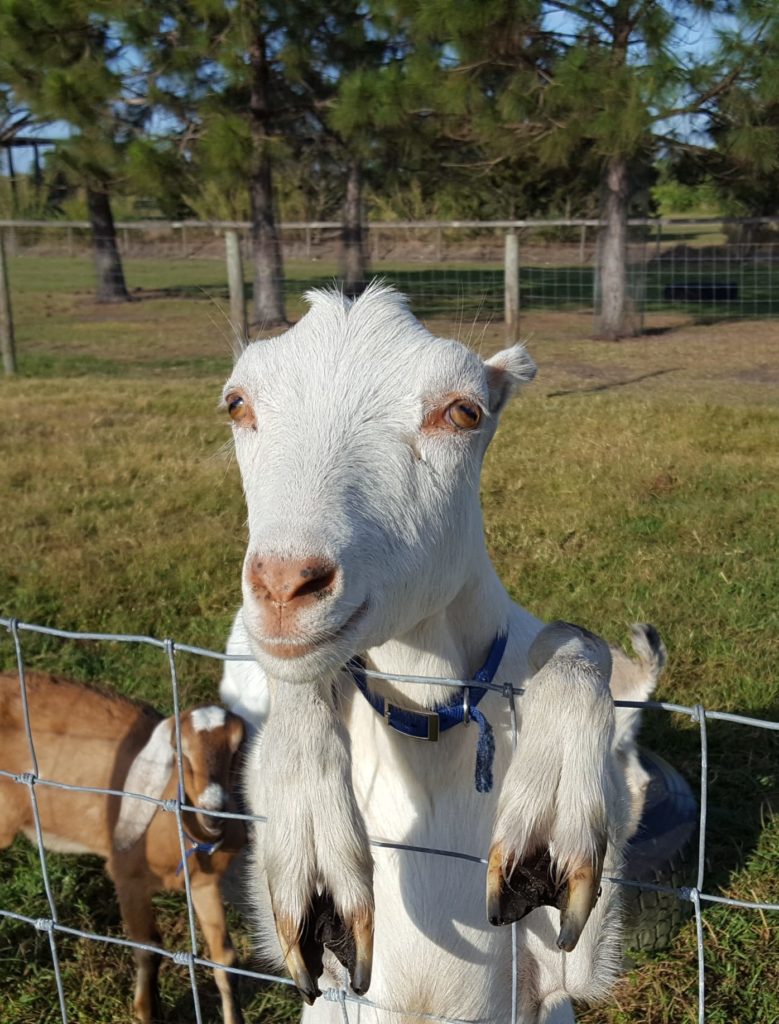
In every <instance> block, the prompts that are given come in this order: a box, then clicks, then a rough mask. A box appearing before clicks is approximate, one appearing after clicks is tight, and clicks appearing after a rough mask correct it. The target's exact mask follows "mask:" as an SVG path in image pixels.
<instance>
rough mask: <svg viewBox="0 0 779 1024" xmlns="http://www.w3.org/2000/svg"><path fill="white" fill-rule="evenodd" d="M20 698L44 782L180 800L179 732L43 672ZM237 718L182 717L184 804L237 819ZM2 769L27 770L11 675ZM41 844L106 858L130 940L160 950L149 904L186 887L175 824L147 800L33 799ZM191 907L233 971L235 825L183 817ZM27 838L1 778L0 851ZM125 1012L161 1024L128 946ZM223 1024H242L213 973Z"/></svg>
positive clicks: (151, 965)
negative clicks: (227, 897) (226, 883)
mask: <svg viewBox="0 0 779 1024" xmlns="http://www.w3.org/2000/svg"><path fill="white" fill-rule="evenodd" d="M26 688H27V701H28V707H29V715H30V724H31V727H32V734H33V742H34V744H35V750H36V756H37V759H38V770H39V773H40V776H41V778H45V779H49V780H52V781H57V782H64V783H68V784H69V785H74V786H92V787H95V788H98V789H115V790H120V789H124V790H126V791H127V792H129V793H141V794H145V795H146V796H150V797H154V798H155V799H158V800H167V799H172V798H174V797H175V796H176V792H177V787H178V773H177V771H175V751H176V737H175V723H174V720H173V719H172V718H162V716H161V715H159V714H158V713H157V712H156V711H154V709H153V708H150V707H149V706H148V705H144V704H138V703H135V702H133V701H130V700H127V699H126V698H123V697H119V696H116V695H114V694H111V693H108V692H101V691H97V690H94V689H91V688H89V687H86V686H83V685H82V684H80V683H75V682H71V681H69V680H66V679H61V678H58V677H55V676H49V675H44V674H43V673H40V672H28V673H27V675H26ZM243 736H244V726H243V723H242V721H241V719H240V718H238V717H237V716H235V715H233V714H230V713H229V712H226V711H225V710H224V708H219V707H211V706H209V707H200V708H193V709H191V710H189V711H186V712H184V713H183V714H182V716H181V743H182V753H183V755H184V758H183V764H184V798H185V802H186V803H188V804H189V805H190V806H194V807H199V808H202V809H203V810H204V811H223V810H230V811H234V810H235V809H236V808H235V806H234V805H233V802H232V800H231V797H230V793H231V776H232V773H233V771H234V769H235V765H234V761H235V755H236V753H237V751H238V748H239V746H240V745H241V742H242V740H243ZM0 768H2V769H3V770H4V771H8V772H14V773H15V774H17V775H21V774H23V773H24V772H29V771H31V770H32V763H31V759H30V751H29V747H28V743H27V735H26V732H25V725H24V712H23V707H22V701H21V696H20V692H19V679H18V676H16V675H15V674H10V673H9V674H4V675H0ZM36 794H37V801H38V810H39V814H40V821H41V829H42V832H43V842H44V845H45V847H46V849H49V850H55V851H57V852H60V853H94V854H97V855H98V856H99V857H103V858H104V859H105V861H106V870H107V872H108V874H109V876H110V877H111V879H112V880H113V882H114V885H115V886H116V894H117V896H118V898H119V906H120V908H121V912H122V919H123V921H124V926H125V930H126V931H127V934H128V936H129V937H130V938H131V939H134V940H135V941H136V942H143V943H146V944H148V945H158V944H159V942H160V936H159V933H158V932H157V928H156V925H155V923H154V912H153V910H152V904H151V898H152V896H153V894H154V893H155V892H158V891H159V890H161V889H174V890H176V889H178V890H181V889H183V888H184V884H185V883H184V873H183V864H182V857H181V845H180V842H179V835H178V825H177V822H176V816H175V815H174V814H172V813H170V812H164V811H160V810H159V808H158V806H157V805H156V804H154V803H152V802H150V801H148V800H140V799H138V798H137V797H136V798H133V797H130V796H125V797H122V798H119V797H116V796H108V795H104V794H101V793H83V792H70V791H64V790H61V789H55V788H53V787H50V786H43V785H42V786H38V787H37V790H36ZM182 817H183V827H184V831H185V833H186V836H187V843H186V846H187V851H186V856H187V865H188V868H189V874H190V882H191V890H192V901H193V903H194V907H195V912H196V913H197V916H198V920H199V921H200V925H201V927H202V929H203V933H204V935H205V939H206V943H207V945H208V949H209V952H210V956H211V959H212V960H213V961H214V962H215V963H219V964H224V965H225V966H228V967H229V966H232V964H233V962H234V960H235V953H234V951H233V947H232V944H231V942H230V936H229V935H228V933H227V924H226V921H225V912H224V904H223V902H222V896H221V893H220V880H221V877H222V875H223V874H224V872H225V871H226V870H227V868H228V867H229V865H230V862H231V861H232V860H233V858H234V857H235V855H236V854H237V853H238V851H239V850H240V849H241V847H242V846H243V845H244V843H245V839H246V830H245V828H244V825H243V822H241V821H239V820H236V819H223V818H218V817H213V816H212V815H210V814H201V813H198V812H195V813H193V812H191V811H185V812H184V813H183V815H182ZM20 832H21V833H24V834H25V835H26V836H27V837H28V839H31V840H32V842H35V841H36V835H35V819H34V816H33V810H32V806H31V801H30V797H29V794H28V793H27V790H26V787H25V786H22V785H18V784H17V783H15V782H14V781H13V780H11V779H9V778H7V777H2V776H0V849H4V848H5V847H7V846H8V845H9V844H10V843H11V842H12V840H13V839H14V837H15V836H16V835H17V834H19V833H20ZM133 954H134V956H135V962H136V966H137V975H136V985H135V998H134V1002H133V1009H134V1013H135V1017H136V1019H137V1020H138V1021H140V1022H141V1024H150V1022H151V1021H152V1019H154V1020H158V1019H160V1008H159V991H158V987H157V971H158V969H159V961H160V957H159V955H157V954H154V953H150V952H148V951H146V950H142V949H134V950H133ZM215 978H216V983H217V985H218V986H219V990H220V993H221V996H222V1010H223V1013H224V1021H225V1024H241V1021H242V1016H241V1011H240V1009H239V1006H238V1003H237V1001H236V998H235V993H234V986H233V984H232V982H231V976H230V975H229V974H227V973H226V972H224V971H215Z"/></svg>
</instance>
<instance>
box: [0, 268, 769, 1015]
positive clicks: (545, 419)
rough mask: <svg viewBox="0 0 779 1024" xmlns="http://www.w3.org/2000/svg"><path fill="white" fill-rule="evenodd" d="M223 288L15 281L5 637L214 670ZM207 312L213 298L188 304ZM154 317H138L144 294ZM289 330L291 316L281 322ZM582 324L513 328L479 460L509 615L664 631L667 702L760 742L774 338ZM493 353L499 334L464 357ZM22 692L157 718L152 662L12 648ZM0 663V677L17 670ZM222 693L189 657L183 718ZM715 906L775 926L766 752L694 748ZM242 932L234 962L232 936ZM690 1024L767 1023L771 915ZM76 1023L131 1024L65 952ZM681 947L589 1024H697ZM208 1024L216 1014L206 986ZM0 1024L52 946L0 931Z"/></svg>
mask: <svg viewBox="0 0 779 1024" xmlns="http://www.w3.org/2000/svg"><path fill="white" fill-rule="evenodd" d="M213 270H214V264H210V263H207V262H206V261H202V262H201V263H195V262H193V261H187V262H186V263H184V262H182V263H171V264H155V265H149V264H146V263H138V264H135V263H134V262H132V263H130V265H129V267H128V277H129V280H130V283H131V286H132V287H136V286H142V287H143V288H145V289H149V290H151V289H154V291H153V296H154V297H144V298H143V299H142V300H141V301H137V302H134V303H130V304H127V305H122V306H116V307H114V306H111V307H100V306H97V305H95V304H94V303H93V302H92V300H91V297H90V294H89V290H88V289H89V278H88V276H86V274H85V273H84V268H83V267H82V266H81V265H80V264H78V263H77V262H74V263H73V264H71V265H64V264H62V263H61V262H59V261H43V260H38V261H35V262H33V261H28V260H18V261H16V263H15V264H14V267H13V285H14V295H13V297H14V304H15V310H16V315H17V325H18V331H17V334H18V344H19V361H20V368H21V373H20V375H19V377H18V378H16V379H14V380H2V381H0V423H2V429H1V430H0V493H2V494H3V496H4V499H5V500H4V501H3V509H2V513H3V515H2V522H1V523H0V614H3V615H14V616H17V617H18V618H20V619H22V620H27V621H32V622H37V623H42V624H46V625H53V626H58V627H60V628H65V629H81V630H87V629H89V630H100V631H109V632H126V633H152V634H154V635H156V636H172V637H174V638H176V639H178V640H181V641H187V642H190V643H195V644H199V645H202V646H206V647H212V648H219V647H221V646H222V644H223V643H224V638H225V636H226V633H227V630H228V626H229V622H230V619H231V616H232V614H233V610H234V608H235V607H236V605H237V604H238V602H239V600H240V597H239V569H240V564H241V559H242V555H243V547H244V543H245V525H244V523H245V510H244V505H243V498H242V495H241V489H240V484H239V480H238V473H237V470H236V467H235V465H234V464H233V463H232V461H231V459H230V457H229V454H228V453H227V451H226V449H225V444H226V442H227V440H228V437H229V432H228V430H227V427H226V424H225V422H224V416H223V415H222V414H220V413H219V412H217V410H216V402H217V398H218V395H219V391H220V386H221V382H222V380H223V379H224V377H225V375H226V373H227V372H228V369H229V365H230V355H229V331H228V330H227V328H226V325H225V323H224V320H223V319H222V317H221V314H220V313H219V310H218V309H217V308H216V307H215V306H214V304H213V302H211V301H209V300H208V298H207V295H206V292H208V291H209V289H210V288H212V287H213V288H215V289H217V292H218V289H219V288H222V287H223V285H222V284H221V282H219V280H218V279H217V277H214V276H213ZM203 288H205V292H204V291H202V290H201V289H203ZM139 294H142V295H144V296H147V295H148V294H149V293H148V292H143V293H139ZM294 308H300V307H298V306H296V307H294ZM589 323H590V321H589V319H584V320H583V319H582V318H577V317H575V316H565V315H563V314H543V315H539V316H537V317H535V318H533V317H532V316H531V317H528V318H527V319H526V320H525V321H524V329H525V330H526V331H527V332H528V333H529V335H530V340H529V344H530V348H531V350H532V351H533V354H534V355H535V356H536V358H537V359H538V361H539V364H540V367H541V374H540V377H539V381H538V382H537V384H535V385H534V386H533V387H532V388H530V389H529V390H528V392H527V394H526V396H525V397H523V398H522V399H521V400H520V401H519V402H517V403H515V405H514V407H513V408H511V409H510V410H509V411H508V413H507V414H506V418H505V421H504V424H503V426H502V428H501V430H500V432H499V434H498V436H497V438H496V440H495V442H494V444H493V447H492V450H491V452H490V453H489V455H488V459H487V464H486V467H485V473H484V478H483V497H484V505H485V522H486V530H487V536H488V542H489V546H490V549H491V552H492V554H493V557H494V560H495V563H496V566H497V568H498V570H499V572H500V574H501V576H502V578H503V580H504V581H505V583H506V584H507V586H508V588H509V589H510V591H511V592H512V594H513V595H514V596H515V597H516V598H517V599H518V600H520V601H521V602H522V603H523V604H525V605H527V606H528V607H530V608H531V609H533V610H534V611H535V612H537V613H538V614H540V615H542V616H545V617H562V618H568V619H572V620H574V621H580V622H583V623H586V624H587V625H589V626H591V627H592V628H594V629H596V630H598V631H600V632H601V633H602V634H603V635H605V636H606V637H608V638H609V639H610V640H614V641H624V640H625V639H626V637H627V626H628V624H629V623H630V622H632V621H636V620H649V621H652V622H654V623H656V624H657V626H658V628H659V629H660V631H661V633H662V635H663V637H664V639H665V641H666V644H667V646H668V649H669V652H670V664H669V668H668V671H667V673H666V676H665V677H664V680H663V683H662V686H661V692H660V694H659V696H660V697H661V698H662V699H665V700H670V701H674V702H678V703H683V704H688V705H690V704H694V703H696V702H701V703H703V704H705V705H706V707H708V708H719V709H723V710H733V711H738V712H741V713H744V714H747V715H753V716H757V717H768V718H772V719H774V720H777V719H779V679H778V678H777V673H776V657H777V653H778V652H777V646H778V645H777V637H778V636H779V602H777V594H778V593H779V568H777V567H778V566H779V558H778V557H777V556H778V555H779V552H778V551H777V531H776V523H777V521H778V517H777V511H779V510H778V509H777V489H776V481H777V471H778V470H779V443H778V442H779V412H778V411H777V397H778V396H779V373H777V370H776V367H777V366H778V365H779V359H778V358H777V356H778V355H779V352H778V351H777V350H778V349H779V326H777V325H775V324H773V323H761V324H739V325H719V326H718V327H716V328H710V327H702V326H699V327H695V326H687V327H683V328H675V329H672V330H666V329H665V327H663V328H662V329H661V328H658V333H657V334H656V335H654V336H652V337H651V338H643V339H637V340H634V341H631V342H626V343H623V344H620V345H613V344H608V343H604V342H595V341H591V340H589V339H588V337H587V330H588V328H589ZM438 326H439V328H440V329H441V331H445V332H446V333H450V334H464V335H465V336H468V335H469V334H470V333H473V334H475V337H474V339H473V340H474V343H475V344H479V345H480V346H481V347H482V349H483V350H484V351H492V350H494V349H495V348H496V347H498V346H500V345H501V344H502V339H501V337H500V331H499V329H498V328H497V327H496V326H492V327H489V326H488V327H486V328H484V329H480V330H479V331H476V332H473V331H470V329H468V328H465V327H464V326H463V325H462V324H460V323H451V322H448V323H443V324H439V325H438ZM23 642H24V650H25V657H26V660H27V663H28V664H29V665H35V666H38V667H40V668H44V669H48V670H58V671H63V672H66V673H67V674H69V675H71V676H73V677H75V678H78V679H84V680H92V681H103V682H107V683H110V684H111V685H112V686H115V687H117V688H118V689H121V690H122V691H124V692H127V693H131V694H133V695H135V696H139V697H143V698H145V699H148V700H151V701H152V702H154V703H155V704H156V705H157V706H158V707H160V709H162V710H169V709H170V706H171V702H170V692H169V679H168V673H167V666H166V663H165V657H164V655H163V653H162V652H160V651H157V650H154V649H151V648H147V647H138V646H134V645H121V644H112V643H105V644H95V643H74V642H64V641H60V640H55V639H53V638H46V637H40V636H32V635H29V634H25V635H24V638H23ZM13 663H14V658H13V648H12V644H11V642H10V638H8V637H6V638H5V639H3V638H2V636H0V664H2V665H5V666H12V665H13ZM218 676H219V666H218V665H217V664H214V663H211V662H209V661H206V660H203V659H199V658H194V657H182V658H181V664H180V683H181V687H182V691H183V699H184V703H191V702H194V701H197V700H201V699H206V698H208V699H210V698H212V697H213V695H214V693H215V687H216V683H217V680H218ZM708 734H709V750H710V765H711V767H710V786H711V790H710V800H711V807H710V834H709V841H708V844H707V866H706V882H705V885H706V888H707V890H709V891H712V890H715V891H719V892H723V893H726V894H728V895H731V896H735V897H738V898H742V899H748V900H753V899H761V900H771V901H774V902H777V901H779V828H778V827H777V824H776V820H775V817H774V812H775V808H776V803H777V798H778V797H779V778H778V777H777V775H778V769H777V763H778V762H779V747H778V745H777V741H776V734H775V733H774V734H771V733H768V732H764V731H758V730H752V729H746V728H743V727H737V726H732V725H727V724H724V723H714V722H712V723H709V729H708ZM643 736H644V740H645V742H647V744H648V745H649V746H651V747H652V748H654V749H656V750H658V751H659V752H660V753H661V754H663V755H664V756H665V757H666V758H667V759H669V760H670V761H671V762H672V763H673V764H674V765H676V766H677V767H678V768H679V769H680V770H681V771H682V772H683V773H684V774H685V775H686V776H687V777H688V779H690V781H691V782H692V783H693V784H694V785H696V784H697V776H698V770H699V760H698V759H699V736H698V731H697V728H696V727H695V726H694V725H693V723H692V722H691V721H689V720H688V719H686V718H683V717H680V716H671V715H667V714H664V713H661V712H654V713H647V714H646V715H645V724H644V731H643ZM48 860H49V864H50V868H51V870H52V881H53V887H54V891H55V894H56V897H57V900H58V904H59V909H60V913H61V916H62V920H63V921H64V922H65V923H66V924H69V925H74V926H77V927H81V928H84V929H87V930H94V931H100V932H103V933H106V934H109V935H116V936H119V935H120V934H121V925H120V921H119V917H118V911H117V909H116V905H115V902H114V900H113V896H112V890H111V886H110V884H109V883H108V881H107V880H106V878H105V876H104V874H103V872H102V871H101V870H100V866H99V863H98V862H97V861H95V860H93V859H91V858H78V857H70V856H68V857H66V856H57V855H50V857H49V858H48ZM0 906H2V907H5V908H10V909H18V910H19V911H21V912H22V913H25V914H28V915H30V916H33V917H35V916H39V915H40V916H46V915H47V913H48V911H47V907H46V903H45V899H44V897H43V893H42V887H41V883H40V872H39V868H38V865H37V855H36V853H35V851H34V849H33V848H32V847H31V846H30V844H28V843H27V842H26V841H23V840H17V842H16V843H15V844H14V846H13V847H12V848H11V849H10V850H9V851H3V853H2V855H0ZM182 907H183V903H182V901H181V900H180V899H177V898H176V897H175V896H165V897H164V898H162V899H161V900H160V908H161V921H162V930H163V934H164V935H165V936H166V938H167V940H168V943H169V945H172V946H175V947H176V948H183V947H184V946H185V944H186V930H185V925H184V921H183V914H182ZM233 930H234V932H235V933H236V937H237V939H238V944H239V948H240V950H241V953H242V956H243V957H244V959H245V960H246V961H249V962H250V943H249V934H248V931H247V929H246V927H245V926H244V925H243V923H242V922H241V921H240V920H239V919H237V918H236V920H235V922H234V929H233ZM704 937H705V941H706V950H707V960H706V964H707V975H706V978H707V994H708V1016H707V1021H709V1022H714V1024H726V1022H727V1024H730V1022H739V1024H770V1022H772V1021H779V995H777V993H779V929H778V928H777V920H776V915H775V914H774V915H773V917H772V916H771V915H769V914H761V913H760V912H757V911H743V912H742V911H734V910H730V909H727V908H721V907H718V908H707V909H706V910H705V913H704ZM58 947H59V950H60V958H61V963H62V969H63V974H64V979H65V989H66V993H67V998H68V1010H69V1014H70V1019H71V1020H73V1021H76V1022H87V1021H94V1020H99V1021H101V1022H114V1021H117V1022H118V1021H123V1020H126V1019H127V1014H128V1007H129V1003H130V994H131V989H132V959H131V955H130V954H129V952H128V951H125V950H120V949H117V948H115V947H111V946H108V945H104V944H98V943H92V942H86V941H78V940H67V939H63V940H61V941H59V942H58ZM696 977H697V974H696V961H695V935H694V927H693V925H692V924H690V925H688V926H685V927H684V928H683V929H682V930H681V932H680V933H679V935H678V936H677V938H676V939H675V941H674V945H673V947H672V949H671V950H669V951H668V952H666V953H663V954H657V955H654V956H646V955H645V956H642V957H638V958H637V959H636V963H635V965H634V967H633V968H632V969H631V971H630V973H629V974H628V976H627V977H626V978H625V980H624V981H623V982H621V983H620V985H619V987H618V990H617V992H616V994H615V996H614V998H613V999H612V1000H611V1001H610V1002H609V1004H608V1005H607V1006H606V1007H601V1008H598V1009H596V1010H591V1011H586V1012H584V1013H583V1014H582V1017H581V1020H582V1021H583V1022H587V1024H595V1022H602V1021H607V1022H609V1024H627V1022H648V1024H664V1022H668V1024H670V1022H674V1024H676V1022H680V1024H688V1022H689V1024H692V1022H693V1021H695V1020H696V1012H697V1002H696V984H697V983H696ZM162 980H163V995H164V1000H165V1002H166V1005H167V1006H168V1007H169V1010H168V1020H169V1021H174V1020H179V1019H191V1016H192V1015H191V1007H190V1003H189V996H188V979H187V976H186V972H185V971H184V969H182V968H179V967H177V966H174V965H172V964H167V965H165V967H164V968H163V972H162ZM200 989H201V994H202V996H203V998H204V1002H205V1005H206V1008H207V1016H208V1017H209V1018H210V1019H216V1016H217V1010H216V1006H217V1003H216V1000H215V998H214V992H215V989H214V986H213V983H212V981H211V979H210V978H209V977H208V975H207V972H203V975H202V985H201V986H200ZM0 991H1V992H2V996H1V997H0V1005H2V1012H0V1019H1V1020H2V1022H3V1024H33V1022H36V1024H37V1022H38V1021H57V1020H58V1019H59V1017H58V1014H59V1011H58V1009H57V1004H56V999H55V996H54V991H55V990H54V985H53V975H52V969H51V958H50V952H49V946H48V939H47V937H46V936H45V935H43V934H40V933H37V932H35V931H33V930H32V929H30V928H29V927H27V926H26V925H22V924H18V923H14V922H9V921H7V920H5V921H3V922H2V923H0ZM242 998H243V1003H244V1005H245V1006H246V1007H247V1019H248V1020H249V1021H259V1020H262V1021H263V1022H266V1021H267V1022H271V1024H275V1022H279V1024H281V1022H283V1021H288V1020H292V1019H295V1018H296V1016H297V1014H298V1011H299V1002H298V1000H297V999H296V997H294V996H292V995H291V994H290V993H289V992H288V991H286V990H284V989H275V988H266V987H260V986H258V985H253V984H251V983H248V982H247V983H246V984H245V985H244V993H243V997H242Z"/></svg>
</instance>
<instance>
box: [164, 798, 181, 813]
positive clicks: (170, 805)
mask: <svg viewBox="0 0 779 1024" xmlns="http://www.w3.org/2000/svg"><path fill="white" fill-rule="evenodd" d="M160 807H161V808H162V809H163V811H171V812H172V813H173V814H175V813H176V811H177V810H178V808H179V802H178V800H161V801H160Z"/></svg>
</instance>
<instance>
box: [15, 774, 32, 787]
mask: <svg viewBox="0 0 779 1024" xmlns="http://www.w3.org/2000/svg"><path fill="white" fill-rule="evenodd" d="M37 781H38V776H37V775H36V774H35V772H22V773H21V775H14V782H18V783H19V784H20V785H22V786H34V785H35V783H36V782H37Z"/></svg>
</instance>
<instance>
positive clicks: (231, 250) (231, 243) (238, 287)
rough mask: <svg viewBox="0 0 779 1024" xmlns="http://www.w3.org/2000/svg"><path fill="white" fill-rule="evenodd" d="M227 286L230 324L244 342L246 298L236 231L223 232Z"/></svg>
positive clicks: (239, 244)
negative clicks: (228, 290)
mask: <svg viewBox="0 0 779 1024" xmlns="http://www.w3.org/2000/svg"><path fill="white" fill-rule="evenodd" d="M225 252H226V255H227V284H228V287H229V289H230V322H231V323H232V325H233V330H234V331H235V332H236V334H237V335H238V336H239V338H240V339H241V341H242V342H243V341H246V298H245V296H244V288H243V260H242V258H241V240H240V238H239V237H238V232H237V231H232V230H231V231H225Z"/></svg>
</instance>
